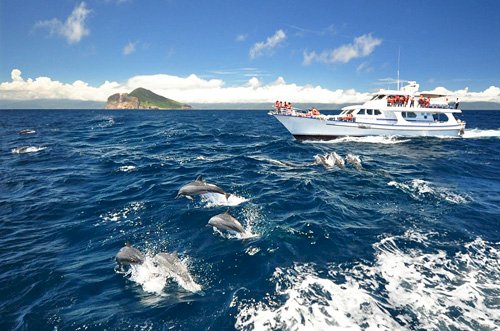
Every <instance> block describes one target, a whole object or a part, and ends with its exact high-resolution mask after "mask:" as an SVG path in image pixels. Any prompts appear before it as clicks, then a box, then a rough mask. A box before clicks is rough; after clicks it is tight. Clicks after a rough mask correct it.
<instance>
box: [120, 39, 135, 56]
mask: <svg viewBox="0 0 500 331" xmlns="http://www.w3.org/2000/svg"><path fill="white" fill-rule="evenodd" d="M135 45H137V41H136V42H131V41H129V42H128V44H127V45H125V47H123V55H130V54H132V53H134V52H135Z"/></svg>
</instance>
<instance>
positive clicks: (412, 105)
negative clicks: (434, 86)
mask: <svg viewBox="0 0 500 331" xmlns="http://www.w3.org/2000/svg"><path fill="white" fill-rule="evenodd" d="M414 106H415V98H414V97H413V96H412V97H411V99H410V107H414Z"/></svg>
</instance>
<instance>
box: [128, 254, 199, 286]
mask: <svg viewBox="0 0 500 331" xmlns="http://www.w3.org/2000/svg"><path fill="white" fill-rule="evenodd" d="M179 261H180V263H181V264H182V265H183V267H184V268H185V269H186V270H187V265H186V260H184V261H183V260H179ZM184 268H183V269H184ZM126 276H130V280H131V281H133V282H135V283H137V284H139V285H140V286H141V287H142V289H143V290H144V291H145V292H148V293H154V294H157V295H165V293H164V288H165V286H166V285H167V282H168V281H169V280H172V281H175V282H176V283H177V284H178V285H179V286H181V287H182V288H184V289H185V290H186V291H189V292H193V293H195V292H199V291H201V289H202V286H201V285H199V284H197V283H196V282H195V281H194V280H193V279H192V276H191V275H190V274H188V275H187V279H186V277H182V276H181V275H179V274H177V273H175V272H173V271H172V270H169V269H167V268H163V267H162V266H161V264H159V263H158V262H157V260H156V258H155V257H152V256H146V259H145V260H144V263H142V264H140V265H131V266H130V269H129V271H128V272H127V273H126Z"/></svg>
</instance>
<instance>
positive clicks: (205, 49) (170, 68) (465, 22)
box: [0, 0, 500, 102]
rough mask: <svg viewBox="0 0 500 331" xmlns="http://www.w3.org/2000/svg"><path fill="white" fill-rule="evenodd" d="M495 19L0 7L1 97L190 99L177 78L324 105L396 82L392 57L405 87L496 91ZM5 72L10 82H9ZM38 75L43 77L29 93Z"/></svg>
mask: <svg viewBox="0 0 500 331" xmlns="http://www.w3.org/2000/svg"><path fill="white" fill-rule="evenodd" d="M499 12H500V1H498V0H481V1H477V0H476V1H472V0H470V1H469V0H461V1H460V0H459V1H425V0H420V1H369V0H366V1H361V0H351V1H333V0H331V1H281V0H275V1H273V0H267V1H236V0H234V1H230V0H226V1H222V0H217V1H214V0H205V1H186V0H184V1H177V0H164V1H138V0H87V1H84V2H82V1H73V0H59V1H48V0H45V1H42V0H36V1H34V0H2V1H1V2H0V82H3V88H1V89H0V92H2V94H4V96H3V98H18V99H22V98H35V97H44V96H49V97H51V95H50V94H47V92H43V91H41V90H43V88H44V87H45V88H46V89H51V88H52V89H57V88H58V87H57V86H58V84H62V85H68V84H70V85H71V86H73V87H69V86H68V87H67V89H66V90H64V91H59V92H58V93H55V94H54V95H53V97H54V98H56V97H60V96H61V95H62V94H64V93H68V94H70V95H71V96H72V92H71V93H70V92H68V91H69V89H71V88H75V84H74V82H75V81H82V83H83V84H84V85H85V86H87V87H92V88H95V89H96V90H95V91H94V92H95V93H96V94H99V95H100V96H99V98H101V99H102V98H103V96H101V94H100V93H101V92H102V95H105V94H106V93H109V92H111V91H115V90H116V91H117V90H120V89H126V88H132V87H135V86H134V84H142V85H145V84H146V85H147V84H149V86H144V87H149V88H152V89H153V90H157V91H161V92H163V93H168V92H170V93H169V94H173V95H174V96H178V97H181V98H188V95H189V94H188V93H185V94H183V93H181V92H180V91H179V89H178V88H177V89H176V88H175V87H172V86H171V84H173V82H178V83H179V84H181V85H182V84H185V89H189V88H192V89H193V91H192V92H193V93H197V91H199V89H200V88H201V89H207V88H209V87H211V88H215V89H219V90H221V89H222V90H221V91H220V94H218V95H219V97H220V98H221V99H224V100H221V101H238V99H234V98H233V99H231V98H230V99H228V100H226V99H225V98H224V97H223V96H224V95H225V94H226V93H235V94H234V95H238V93H240V92H241V101H254V99H255V101H262V100H264V99H266V98H262V99H261V98H259V97H258V96H256V97H252V96H251V95H248V93H250V92H249V91H246V92H245V91H244V88H245V87H249V86H250V87H252V88H253V93H254V94H255V93H256V92H255V90H256V87H261V88H262V87H265V86H267V87H268V91H266V93H267V94H266V93H263V91H262V90H260V91H258V92H261V94H262V95H264V94H266V96H267V98H270V96H269V94H271V93H272V92H281V93H283V94H284V95H286V96H289V97H291V96H293V93H295V92H294V91H293V89H294V87H295V88H296V89H297V88H299V89H300V88H302V89H304V88H306V87H315V88H316V92H317V93H318V94H317V97H318V98H321V97H320V95H321V93H322V92H324V93H326V94H328V95H329V96H328V97H326V99H328V98H330V99H331V98H335V95H336V96H337V97H340V96H341V95H345V94H346V93H347V94H349V93H351V94H353V93H354V92H353V91H355V93H354V94H356V93H359V94H361V95H364V94H363V93H366V92H371V91H374V90H377V89H379V88H387V87H395V85H388V83H384V82H386V80H387V79H390V78H392V79H394V78H396V70H397V59H398V51H399V50H400V54H401V59H400V72H401V78H402V79H408V80H416V81H418V82H419V83H420V85H421V89H423V90H432V89H435V88H437V87H444V88H446V89H448V90H450V91H459V92H458V93H461V92H460V91H462V92H463V91H466V92H467V93H468V92H471V91H474V92H477V93H480V92H482V91H485V90H487V89H488V88H490V87H491V86H494V87H498V86H500V56H499V54H500V38H499V37H498V36H499V34H500V20H499V19H498V17H497V16H498V13H499ZM14 69H17V70H18V71H19V73H18V72H17V71H16V73H14V71H13V70H14ZM14 76H15V77H17V82H18V83H19V84H18V85H16V86H14V85H12V84H11V85H6V84H10V83H14V82H15V81H16V79H14ZM38 77H47V78H48V79H49V80H50V81H49V82H47V80H45V81H44V80H40V81H38V84H37V85H36V86H35V85H33V84H31V85H29V86H27V84H28V83H27V81H28V79H29V78H31V79H32V80H35V81H36V79H37V78H38ZM188 78H189V79H188ZM141 79H142V80H141ZM155 79H156V80H155ZM21 80H22V82H24V83H23V84H24V85H23V84H21ZM106 81H108V82H112V84H111V85H106V86H104V87H103V86H102V85H103V84H104V83H105V82H106ZM44 84H45V85H44ZM276 85H280V86H282V89H281V90H272V89H271V90H269V89H270V88H269V86H276ZM76 86H77V87H78V86H80V87H81V86H83V85H78V84H76ZM207 86H208V87H207ZM224 88H233V89H230V90H223V89H224ZM465 88H468V90H464V89H465ZM23 90H24V91H25V92H24V93H25V94H23ZM26 90H29V93H28V92H26ZM97 90H99V91H100V92H99V93H98V91H97ZM338 90H342V92H341V93H340V92H339V93H337V94H335V91H338ZM92 91H93V90H89V91H88V93H87V94H92V93H93V92H92ZM237 91H239V92H237ZM488 91H489V92H488V93H486V96H488V97H495V96H496V97H499V98H500V96H499V95H498V89H491V88H490V89H489V90H488ZM122 92H126V91H122ZM205 92H207V91H205ZM44 93H46V94H44ZM245 93H247V94H245ZM287 93H288V94H287ZM308 93H309V95H315V94H314V93H311V91H308ZM464 93H465V92H464ZM77 94H78V93H77ZM202 94H203V93H202ZM208 94H210V93H207V95H208ZM326 94H325V95H326ZM0 97H1V96H0ZM72 97H73V98H76V99H88V98H89V97H88V95H76V96H72ZM169 97H170V96H169ZM276 98H278V96H277V97H276ZM195 99H196V98H195ZM330 99H328V100H330ZM200 100H201V101H203V100H206V101H207V102H208V101H214V100H213V98H212V99H211V98H209V97H208V96H207V97H206V98H205V99H204V98H203V97H201V96H200V97H199V98H198V99H196V100H195V101H200ZM266 100H267V99H266ZM182 101H189V100H182ZM301 101H303V98H302V99H301Z"/></svg>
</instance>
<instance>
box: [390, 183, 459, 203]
mask: <svg viewBox="0 0 500 331" xmlns="http://www.w3.org/2000/svg"><path fill="white" fill-rule="evenodd" d="M387 185H389V186H394V187H396V188H398V189H400V190H401V191H403V192H405V193H407V194H408V195H409V196H410V197H412V198H413V199H415V200H419V201H423V200H425V199H426V198H429V197H433V198H435V199H438V200H445V201H448V202H450V203H455V204H459V203H465V202H467V201H468V197H466V196H462V195H460V194H456V193H453V192H450V191H449V190H447V189H445V188H440V187H435V186H434V185H433V184H432V183H430V182H427V181H425V180H422V179H413V180H411V181H410V182H405V183H398V182H396V181H390V182H389V183H387Z"/></svg>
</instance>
